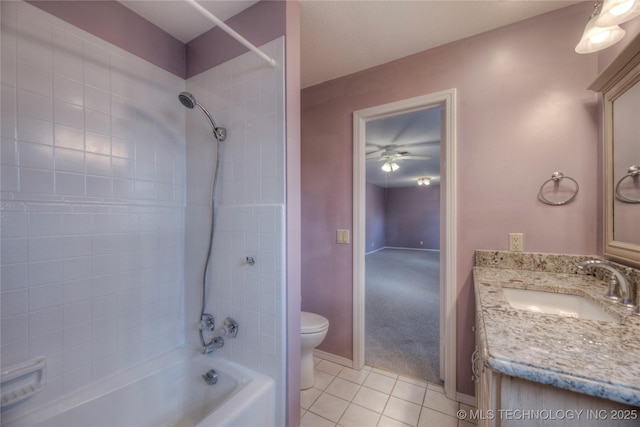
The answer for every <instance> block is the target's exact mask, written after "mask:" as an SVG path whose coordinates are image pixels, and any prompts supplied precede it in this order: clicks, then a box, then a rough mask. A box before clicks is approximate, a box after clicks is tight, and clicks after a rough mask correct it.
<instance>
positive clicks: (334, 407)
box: [309, 393, 349, 423]
mask: <svg viewBox="0 0 640 427" xmlns="http://www.w3.org/2000/svg"><path fill="white" fill-rule="evenodd" d="M348 406H349V402H347V401H346V400H343V399H340V398H339V397H335V396H332V395H330V394H327V393H322V394H321V395H320V397H318V398H317V399H316V401H315V402H314V403H313V405H311V408H309V411H310V412H313V413H314V414H316V415H320V416H321V417H323V418H326V419H328V420H331V421H333V422H334V423H337V422H338V420H339V419H340V417H342V414H344V411H345V410H346V409H347V407H348Z"/></svg>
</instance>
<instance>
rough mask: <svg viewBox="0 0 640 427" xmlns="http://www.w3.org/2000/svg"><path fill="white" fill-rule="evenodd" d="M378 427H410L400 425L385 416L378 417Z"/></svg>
mask: <svg viewBox="0 0 640 427" xmlns="http://www.w3.org/2000/svg"><path fill="white" fill-rule="evenodd" d="M378 427H411V426H410V425H409V424H405V423H401V422H400V421H398V420H394V419H393V418H389V417H387V416H385V415H383V416H381V417H380V422H379V423H378Z"/></svg>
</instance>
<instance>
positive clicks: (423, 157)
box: [400, 156, 432, 160]
mask: <svg viewBox="0 0 640 427" xmlns="http://www.w3.org/2000/svg"><path fill="white" fill-rule="evenodd" d="M431 158H432V157H431V156H400V159H402V160H431Z"/></svg>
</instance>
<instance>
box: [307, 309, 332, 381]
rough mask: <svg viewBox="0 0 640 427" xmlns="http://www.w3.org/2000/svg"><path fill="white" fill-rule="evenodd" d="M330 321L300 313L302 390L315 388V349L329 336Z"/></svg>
mask: <svg viewBox="0 0 640 427" xmlns="http://www.w3.org/2000/svg"><path fill="white" fill-rule="evenodd" d="M328 330H329V321H328V320H327V319H326V318H324V317H322V316H320V315H319V314H315V313H309V312H306V311H303V312H301V313H300V346H301V351H300V365H301V366H300V389H301V390H306V389H308V388H311V387H313V384H314V383H315V381H316V380H315V375H314V372H313V349H314V348H316V347H317V346H319V345H320V343H321V342H322V341H323V340H324V337H326V336H327V331H328Z"/></svg>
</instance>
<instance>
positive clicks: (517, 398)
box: [467, 328, 640, 427]
mask: <svg viewBox="0 0 640 427" xmlns="http://www.w3.org/2000/svg"><path fill="white" fill-rule="evenodd" d="M477 329H478V328H476V330H477ZM476 342H478V343H479V342H481V341H480V340H478V339H477V338H476ZM486 357H487V356H486V352H485V351H484V350H483V349H482V348H478V347H476V351H475V352H474V357H473V361H472V363H473V373H474V380H475V389H476V408H477V409H476V410H475V411H471V412H470V413H468V414H467V421H470V422H473V421H475V422H477V425H478V427H533V426H535V427H547V426H548V427H560V426H562V427H574V426H575V427H578V426H579V427H585V426H587V427H588V426H594V427H595V426H597V427H609V426H611V427H614V426H615V427H619V426H640V408H638V407H633V406H628V405H624V404H622V403H618V402H614V401H611V400H608V399H602V398H598V397H595V396H590V395H586V394H582V393H576V392H573V391H569V390H564V389H560V388H557V387H553V386H549V385H545V384H540V383H536V382H533V381H528V380H524V379H521V378H516V377H512V376H509V375H504V374H501V373H498V372H495V371H493V370H492V369H490V368H489V367H488V366H487V364H486V363H485V362H486V359H485V358H486Z"/></svg>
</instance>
